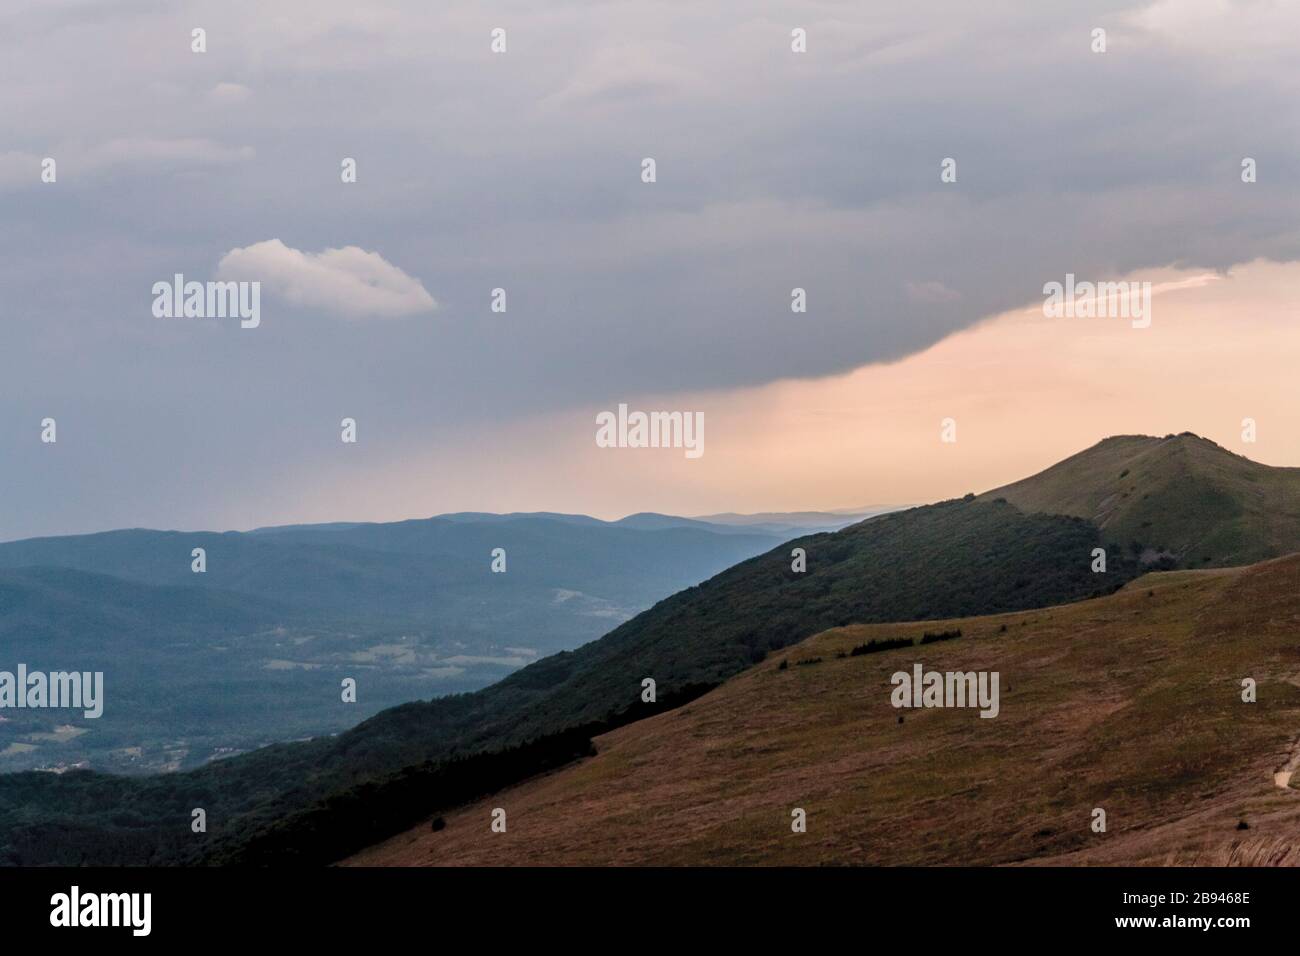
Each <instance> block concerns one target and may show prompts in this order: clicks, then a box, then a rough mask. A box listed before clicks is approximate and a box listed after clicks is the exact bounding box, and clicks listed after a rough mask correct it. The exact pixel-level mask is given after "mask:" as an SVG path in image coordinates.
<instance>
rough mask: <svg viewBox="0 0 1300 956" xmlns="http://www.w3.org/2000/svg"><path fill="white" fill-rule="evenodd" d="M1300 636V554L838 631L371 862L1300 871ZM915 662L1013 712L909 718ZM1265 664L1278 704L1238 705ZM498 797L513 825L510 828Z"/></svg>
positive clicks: (414, 835) (375, 853) (419, 830)
mask: <svg viewBox="0 0 1300 956" xmlns="http://www.w3.org/2000/svg"><path fill="white" fill-rule="evenodd" d="M1298 627H1300V555H1293V556H1290V557H1287V558H1283V559H1279V560H1274V561H1270V562H1266V563H1263V564H1259V565H1255V566H1252V567H1249V568H1245V569H1231V570H1214V571H1176V572H1169V573H1160V574H1152V575H1148V576H1145V577H1143V578H1141V579H1140V580H1138V581H1135V582H1133V583H1132V584H1130V585H1129V586H1127V587H1126V588H1124V589H1123V590H1122V591H1120V592H1118V593H1116V594H1113V595H1110V596H1107V597H1104V598H1100V599H1097V600H1091V601H1086V602H1081V603H1077V604H1072V605H1068V606H1059V607H1051V608H1046V609H1041V610H1035V611H1028V612H1020V613H1014V614H1004V615H997V616H992V617H976V618H969V617H968V618H959V619H954V620H946V621H941V622H931V623H924V624H905V625H900V624H887V625H867V626H860V625H854V626H850V627H847V628H835V629H831V630H829V631H826V632H823V633H821V634H819V635H817V636H815V637H813V638H811V639H810V640H808V641H806V642H804V643H802V644H800V645H799V646H797V647H792V648H789V649H787V650H786V651H784V652H782V653H780V654H778V655H773V656H772V657H770V658H769V659H768V660H767V661H765V662H763V663H762V664H759V665H757V666H755V667H753V668H751V669H749V670H747V671H746V672H745V673H743V674H741V675H739V676H737V677H735V678H733V679H732V680H731V681H729V682H727V683H726V684H725V685H723V686H722V687H720V688H718V689H717V690H715V691H713V692H712V693H710V694H708V695H706V696H704V697H702V698H700V699H699V700H697V701H695V702H693V703H691V704H689V705H688V706H685V707H682V708H680V709H677V710H675V711H673V712H671V713H666V714H662V715H659V716H656V717H653V718H650V719H649V720H645V721H641V722H639V723H637V724H633V725H631V726H627V727H623V728H621V729H619V730H616V731H614V732H612V733H609V734H607V735H604V736H602V737H598V738H597V739H596V741H595V742H596V746H597V750H598V754H597V756H595V757H594V758H591V759H587V760H583V761H582V762H580V763H578V764H572V765H570V766H569V767H567V768H565V769H562V770H559V771H557V772H556V773H553V774H550V775H547V776H543V777H539V778H536V779H534V780H531V781H528V782H526V783H524V784H522V785H520V786H517V787H513V788H510V789H507V790H505V791H503V792H501V793H497V794H495V795H493V796H492V797H491V798H490V799H488V800H483V801H476V802H474V803H471V804H469V805H467V806H465V807H463V808H461V809H459V810H457V811H455V812H452V813H448V814H446V815H445V822H446V828H445V829H443V830H441V831H439V832H432V831H431V830H430V827H429V826H428V824H427V823H425V824H423V825H421V826H419V827H416V828H414V829H412V830H410V831H409V832H407V833H404V834H402V835H401V836H398V837H395V838H393V839H390V840H388V841H386V842H385V843H382V844H380V845H378V846H375V847H373V848H371V849H370V850H368V851H365V852H363V853H360V854H358V855H357V856H356V857H354V858H353V859H352V860H351V861H350V862H352V863H354V864H360V865H392V864H397V865H456V864H479V865H530V864H532V865H536V864H607V863H622V864H796V865H810V864H826V863H837V864H842V863H858V864H874V865H900V864H903V865H906V864H922V865H924V864H951V863H967V864H1006V863H1023V862H1043V863H1058V862H1066V863H1080V862H1084V863H1092V862H1098V863H1110V864H1130V863H1145V864H1163V863H1174V864H1207V863H1217V864H1224V863H1278V862H1288V863H1296V862H1300V840H1297V839H1296V838H1295V834H1296V832H1297V825H1298V824H1300V793H1297V792H1296V791H1295V790H1292V789H1284V788H1281V787H1279V786H1277V785H1275V780H1274V773H1275V771H1278V770H1281V769H1283V768H1291V769H1294V768H1295V767H1296V766H1297V765H1300V749H1297V744H1296V740H1297V732H1298V730H1300V687H1297V686H1296V683H1295V675H1296V673H1297V671H1298V670H1300V647H1297V644H1296V641H1295V635H1296V633H1297V628H1298ZM957 628H960V630H961V632H962V636H961V637H959V638H957V639H955V640H948V641H944V642H941V643H935V644H929V645H924V646H920V645H918V646H913V647H905V648H900V649H896V650H889V651H884V652H880V653H873V654H866V655H862V656H847V657H840V656H838V655H840V654H842V653H845V652H848V651H849V650H850V648H852V647H854V646H856V645H859V644H861V643H863V642H865V641H867V640H871V639H876V640H880V639H885V638H893V637H899V636H910V637H916V638H919V637H920V636H921V635H922V633H923V632H925V631H941V630H949V629H957ZM818 658H819V659H820V661H821V662H820V663H816V664H803V665H799V664H797V663H796V662H797V661H800V660H805V661H806V660H811V659H818ZM780 660H788V661H789V662H790V665H789V666H788V667H787V668H786V669H784V670H782V669H779V661H780ZM918 661H919V662H921V663H923V664H924V665H925V667H926V668H927V669H934V670H941V671H950V670H963V671H966V670H976V671H979V670H996V671H999V672H1000V675H1001V712H1000V714H999V715H998V716H997V717H996V718H993V719H982V718H980V717H979V716H978V713H977V712H976V711H974V710H965V709H928V710H916V709H910V710H896V709H894V708H893V707H892V706H891V703H890V692H891V689H892V687H891V684H890V675H891V674H892V673H893V672H895V671H898V670H905V671H910V669H911V668H912V665H913V664H914V663H915V662H918ZM1247 676H1249V677H1253V678H1254V679H1255V680H1256V681H1257V682H1258V688H1259V700H1258V702H1257V703H1253V704H1247V703H1243V702H1242V700H1241V696H1240V695H1241V680H1242V678H1243V677H1247ZM900 715H902V716H903V717H904V720H903V721H902V722H901V723H900V722H899V716H900ZM494 807H502V808H504V809H505V810H506V812H507V819H508V824H509V825H508V830H507V832H506V833H505V834H500V833H492V832H490V830H489V821H490V814H491V810H492V808H494ZM795 807H801V808H803V809H804V810H805V811H806V812H807V821H808V825H807V832H806V833H804V834H795V833H793V832H792V831H791V825H790V824H791V810H792V808H795ZM1097 807H1100V808H1103V809H1104V810H1105V811H1106V813H1107V817H1108V819H1107V824H1108V826H1107V831H1106V832H1105V833H1094V832H1093V831H1092V829H1091V827H1090V824H1091V822H1092V820H1093V810H1094V808H1097ZM1243 821H1244V822H1245V823H1246V825H1247V828H1245V829H1239V828H1238V826H1239V823H1241V822H1243Z"/></svg>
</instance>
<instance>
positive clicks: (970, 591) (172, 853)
mask: <svg viewBox="0 0 1300 956" xmlns="http://www.w3.org/2000/svg"><path fill="white" fill-rule="evenodd" d="M1124 441H1127V440H1124ZM1139 441H1140V442H1142V443H1145V444H1147V445H1150V444H1151V443H1157V444H1158V443H1159V442H1160V441H1161V440H1158V439H1141V440H1139ZM1197 441H1199V440H1197ZM1184 444H1188V442H1184ZM1194 454H1197V453H1196V452H1195V451H1189V452H1184V453H1182V455H1183V457H1184V458H1188V457H1190V456H1192V455H1194ZM1217 454H1219V455H1226V454H1227V453H1225V452H1222V451H1221V450H1218V451H1217ZM1211 457H1213V456H1211ZM1228 457H1229V458H1231V457H1232V456H1228ZM1173 458H1174V460H1175V461H1177V460H1178V453H1177V452H1176V449H1175V451H1174V452H1173ZM1070 461H1071V462H1072V464H1071V467H1070V470H1071V473H1073V474H1074V475H1075V476H1076V477H1077V480H1078V481H1080V482H1083V483H1085V484H1089V485H1090V486H1096V487H1097V488H1101V487H1102V486H1103V485H1104V484H1105V482H1106V481H1109V480H1111V479H1109V477H1107V476H1109V474H1110V472H1111V471H1112V470H1113V464H1114V461H1112V452H1111V450H1110V447H1109V446H1107V444H1106V443H1102V445H1099V446H1097V448H1095V449H1092V450H1090V451H1089V452H1087V453H1084V454H1083V455H1081V456H1076V457H1075V458H1074V459H1071V460H1070ZM1089 462H1091V464H1089ZM1247 464H1250V463H1247ZM1198 467H1200V466H1198ZM1252 467H1262V466H1252ZM1152 468H1153V469H1154V466H1152ZM1122 470H1123V468H1121V469H1120V471H1122ZM1130 470H1132V469H1131V466H1130ZM1156 471H1158V473H1159V474H1162V475H1163V474H1166V473H1168V472H1169V471H1170V466H1166V467H1164V468H1163V470H1160V469H1156ZM1265 471H1269V472H1271V471H1276V470H1275V469H1265ZM1205 473H1206V471H1205V469H1204V468H1201V470H1200V471H1198V474H1205ZM1044 474H1045V475H1051V470H1049V472H1047V473H1044ZM1060 474H1062V473H1057V474H1056V475H1051V478H1050V481H1049V480H1048V479H1044V482H1040V484H1043V483H1046V484H1050V485H1053V486H1059V484H1060V481H1059V480H1058V479H1059V476H1060ZM1040 477H1041V476H1040ZM1022 485H1023V487H1020V488H1019V490H1017V487H1018V486H1009V488H1008V489H1003V490H1000V491H999V492H994V493H990V495H989V496H986V499H985V500H974V497H973V496H968V499H964V500H961V501H950V502H944V503H941V504H938V505H931V506H927V507H923V508H914V509H910V510H907V511H903V512H896V513H892V514H888V515H883V516H879V517H875V518H872V519H869V520H867V521H864V522H861V523H859V524H857V525H854V526H851V527H849V528H846V529H843V530H841V531H839V532H835V533H830V534H815V535H810V536H807V537H804V538H800V539H797V540H795V541H792V542H787V543H786V544H784V545H782V546H780V547H778V548H776V549H774V550H772V551H769V552H768V553H766V554H763V555H760V556H758V557H755V558H751V559H749V560H747V561H744V562H742V563H740V564H738V565H736V566H734V567H732V568H730V569H728V570H726V571H724V572H722V573H721V574H718V575H716V576H715V577H713V578H711V579H709V580H708V581H706V582H704V583H703V584H700V585H698V586H695V587H691V588H688V589H686V590H684V591H682V592H680V593H678V594H675V595H673V596H672V597H671V598H668V599H666V600H663V601H661V602H659V603H658V604H656V605H655V606H654V607H652V608H650V609H649V610H648V611H645V612H644V613H642V614H640V615H638V616H637V617H635V618H633V619H632V620H630V621H628V622H626V623H625V624H622V625H621V626H619V627H617V628H615V629H614V630H613V631H611V632H610V633H608V634H607V635H606V636H605V637H603V638H601V639H600V640H598V641H593V642H592V643H590V644H587V645H584V646H583V647H580V648H579V649H578V650H576V651H572V652H563V653H559V654H555V655H552V656H550V657H548V658H545V659H543V660H540V661H538V662H537V663H535V664H533V665H531V666H529V667H526V668H523V669H522V670H520V671H517V672H515V673H514V674H512V675H510V676H509V677H508V678H506V679H505V680H502V681H500V682H498V683H497V684H494V685H492V686H491V687H488V688H485V689H484V690H482V691H479V692H476V693H473V694H464V695H456V696H452V697H443V698H438V699H435V700H433V701H429V702H416V703H410V704H405V705H402V706H400V707H395V708H392V709H390V710H386V711H384V712H382V713H379V714H377V715H376V716H374V717H372V718H371V719H369V720H366V721H364V722H363V723H361V724H359V725H357V726H356V727H354V728H353V729H352V730H349V731H347V732H345V733H342V734H340V735H339V736H338V737H336V738H333V739H329V740H316V741H312V742H310V743H306V744H301V745H292V746H281V747H275V748H267V749H266V750H263V751H258V752H255V753H252V754H247V755H244V756H240V757H236V758H232V759H230V760H226V761H221V762H219V763H218V764H215V765H212V766H209V767H204V768H202V769H201V770H198V771H194V772H192V773H188V774H183V775H177V776H176V777H175V778H172V779H163V780H159V779H151V780H147V781H141V782H139V783H138V785H136V787H135V788H134V789H133V788H132V787H130V786H123V785H122V784H121V783H120V782H119V781H116V780H104V779H102V778H101V777H99V776H97V775H94V774H69V775H66V777H65V778H64V779H62V780H59V781H52V780H31V779H19V780H13V779H7V778H3V777H0V860H6V859H7V860H9V861H10V862H18V861H32V860H33V859H36V860H40V861H42V862H50V861H54V860H61V859H63V857H62V856H61V855H60V852H61V851H58V850H57V849H55V848H54V841H56V840H57V839H58V834H59V833H60V832H61V831H60V829H59V828H60V827H61V826H63V825H65V824H66V825H69V826H71V825H75V826H78V827H81V828H83V829H84V828H86V827H88V826H93V827H98V828H99V829H98V830H96V831H95V832H96V833H98V834H100V837H96V838H88V839H86V840H83V841H82V844H81V846H82V848H83V849H82V850H81V851H79V852H82V853H85V852H86V850H85V849H84V848H85V847H87V846H90V847H99V846H104V847H109V848H113V847H117V846H119V845H120V844H122V843H126V844H129V846H130V847H131V848H132V850H133V852H134V853H135V855H136V856H135V857H134V858H136V859H151V860H162V861H173V862H174V861H177V860H192V859H199V858H203V857H204V856H205V855H206V854H210V853H213V852H217V853H220V854H221V855H223V856H226V857H228V856H230V855H238V854H237V850H238V844H239V841H240V840H244V839H248V838H250V837H256V835H257V834H258V833H259V832H261V831H264V830H265V829H266V828H268V827H271V826H273V825H274V824H275V822H276V821H277V820H280V819H283V818H284V817H286V816H287V815H290V814H295V813H298V812H300V811H302V810H304V809H306V808H310V807H313V806H316V805H318V804H319V802H320V801H323V800H327V799H328V798H329V797H330V796H331V795H332V794H338V793H340V792H344V791H348V790H352V789H354V788H356V787H357V786H358V785H361V784H365V783H366V782H367V781H374V780H377V779H382V778H384V777H385V776H387V775H390V774H393V773H395V772H397V771H399V770H401V769H402V768H406V767H411V766H414V765H418V764H422V763H424V762H427V761H442V760H446V759H448V758H453V757H463V756H466V755H469V754H475V753H482V752H485V751H491V750H497V749H501V748H503V747H508V746H514V745H520V744H523V743H524V742H526V741H529V740H535V739H536V738H538V737H541V736H544V735H549V734H555V733H557V732H558V731H562V730H565V729H566V728H571V727H574V726H575V725H579V724H586V723H591V722H594V721H600V720H604V719H606V718H607V717H609V715H611V714H615V713H620V712H623V711H625V710H626V709H627V708H628V707H629V706H631V707H636V706H642V705H640V704H639V699H640V694H641V689H642V681H643V679H645V678H647V677H648V678H653V679H654V680H655V681H656V683H657V687H658V693H659V694H660V696H661V697H666V696H668V695H672V694H676V693H680V692H682V691H683V690H684V689H685V688H687V687H690V686H692V685H697V684H709V683H716V682H717V681H720V680H723V679H726V678H729V677H731V676H733V675H735V674H737V673H739V672H741V671H743V670H744V669H746V668H747V667H749V666H751V665H752V664H754V663H755V662H757V661H760V660H762V659H763V658H764V656H765V655H766V654H768V653H770V652H771V651H773V650H775V649H778V648H781V647H785V646H788V645H790V644H793V643H796V642H798V641H801V640H803V639H805V638H807V637H809V636H811V635H813V634H815V633H817V632H819V631H822V630H825V629H827V628H833V627H838V626H844V625H848V624H856V623H865V622H884V621H908V620H912V621H915V620H927V619H936V618H948V617H958V616H963V615H985V614H990V613H999V612H1009V611H1016V610H1023V609H1027V608H1035V607H1044V606H1048V605H1055V604H1062V603H1064V602H1069V601H1077V600H1080V599H1084V598H1088V597H1091V596H1099V595H1101V594H1104V593H1108V592H1109V591H1111V590H1113V589H1115V588H1118V587H1119V586H1120V585H1122V584H1123V583H1124V582H1125V581H1128V580H1130V579H1131V578H1133V577H1134V576H1136V574H1138V573H1139V571H1140V565H1139V561H1138V559H1137V556H1138V555H1140V554H1142V553H1143V552H1144V551H1154V549H1155V548H1156V547H1157V546H1158V545H1160V544H1170V545H1172V542H1161V541H1160V540H1159V539H1158V538H1156V537H1155V536H1154V535H1153V536H1151V537H1143V538H1139V539H1137V542H1138V543H1137V546H1136V547H1133V548H1128V547H1125V548H1121V549H1117V551H1116V552H1115V553H1112V554H1111V555H1110V557H1109V564H1108V571H1107V573H1105V574H1104V575H1103V574H1093V573H1092V572H1091V570H1090V563H1091V552H1092V549H1093V548H1094V547H1096V546H1098V545H1099V544H1101V543H1103V542H1104V541H1106V540H1109V539H1106V538H1104V537H1103V534H1104V533H1105V532H1104V531H1103V529H1102V528H1100V527H1099V526H1098V524H1095V523H1094V522H1093V521H1092V520H1090V517H1089V518H1085V517H1084V516H1083V515H1082V514H1074V515H1068V516H1066V515H1054V514H1046V513H1029V514H1027V513H1025V509H1027V510H1030V511H1032V510H1033V505H1032V503H1031V502H1030V500H1029V498H1028V497H1025V496H1027V495H1028V493H1029V490H1032V488H1033V480H1031V481H1030V482H1026V483H1022ZM1187 487H1188V482H1187V481H1182V482H1179V481H1172V480H1171V481H1163V482H1161V483H1157V484H1153V485H1152V490H1151V491H1143V490H1141V489H1135V491H1134V492H1130V493H1129V494H1130V496H1132V495H1134V494H1136V495H1137V496H1138V500H1140V501H1144V502H1145V503H1144V504H1143V506H1142V507H1143V508H1145V509H1146V513H1149V514H1168V515H1173V516H1175V517H1178V520H1179V521H1180V522H1181V521H1182V518H1181V515H1182V514H1183V511H1182V509H1189V508H1190V509H1193V511H1192V514H1193V517H1192V518H1189V519H1188V522H1189V523H1190V524H1192V525H1193V526H1194V524H1195V521H1196V520H1197V519H1196V516H1197V515H1200V516H1204V514H1205V513H1206V512H1205V509H1204V508H1203V507H1202V502H1201V501H1200V499H1199V498H1197V497H1196V496H1192V497H1189V496H1188V495H1187V494H1186V489H1187ZM1216 487H1217V490H1218V491H1219V492H1222V494H1226V495H1228V496H1229V497H1232V496H1234V495H1235V496H1237V497H1240V496H1241V495H1242V494H1244V491H1243V489H1248V488H1249V487H1250V486H1249V483H1248V482H1246V481H1245V479H1241V480H1239V481H1236V482H1233V483H1227V484H1222V485H1221V486H1216ZM1094 493H1095V492H1093V491H1088V492H1086V493H1080V496H1079V497H1080V498H1089V497H1090V496H1091V495H1093V494H1094ZM1044 494H1045V492H1044ZM1062 494H1063V492H1062ZM1142 494H1150V496H1151V497H1150V498H1147V499H1142V498H1141V495H1142ZM1013 495H1014V496H1016V497H1019V498H1020V499H1021V500H1022V502H1024V509H1022V508H1020V507H1016V506H1015V505H1013V504H1012V503H1008V502H1009V501H1010V500H1011V499H1012V496H1013ZM999 498H1005V499H1007V500H1001V501H1000V500H998V499H999ZM1121 498H1122V494H1121ZM1162 498H1168V499H1169V500H1170V503H1169V504H1168V505H1167V506H1165V505H1162V504H1161V501H1160V500H1159V499H1162ZM1099 500H1101V499H1099ZM1061 501H1062V504H1060V505H1059V506H1062V507H1064V506H1066V505H1069V506H1070V507H1072V508H1074V509H1075V510H1076V511H1078V510H1079V508H1080V507H1084V506H1081V505H1079V504H1078V502H1074V503H1071V502H1068V501H1065V500H1064V499H1061ZM1237 507H1238V508H1239V510H1240V511H1241V512H1242V513H1249V514H1252V515H1257V516H1259V518H1260V520H1265V519H1266V518H1267V517H1268V516H1269V514H1270V512H1268V511H1267V510H1265V511H1260V510H1258V508H1256V506H1255V505H1253V504H1251V505H1249V506H1248V505H1247V503H1245V502H1238V505H1237ZM1275 513H1276V514H1277V515H1278V516H1279V529H1277V530H1269V531H1268V532H1267V534H1266V535H1265V536H1264V537H1263V539H1262V540H1264V541H1266V542H1269V541H1271V542H1276V543H1277V544H1276V547H1277V549H1278V552H1279V553H1280V552H1281V551H1285V550H1296V549H1297V548H1300V540H1297V538H1296V537H1295V535H1294V534H1293V533H1292V529H1291V525H1290V524H1289V517H1288V516H1289V514H1290V513H1289V512H1288V511H1287V510H1286V509H1285V508H1280V509H1278V510H1277V511H1276V512H1275ZM1140 514H1141V513H1138V518H1140V520H1138V518H1134V519H1133V520H1137V525H1138V528H1139V530H1141V531H1144V532H1146V531H1150V530H1151V528H1152V527H1153V526H1154V525H1148V526H1146V527H1143V525H1142V522H1143V521H1146V520H1150V519H1147V518H1141V517H1140ZM1113 517H1114V516H1113V515H1111V514H1110V513H1104V514H1100V515H1099V520H1102V521H1107V522H1109V524H1108V530H1109V529H1114V528H1117V527H1118V528H1122V527H1123V524H1122V523H1121V524H1119V525H1115V524H1114V521H1113ZM1126 520H1128V519H1126ZM1173 520H1174V519H1173V518H1170V519H1169V524H1170V525H1171V526H1172V524H1173ZM1202 520H1203V518H1202ZM1180 526H1181V525H1180ZM1216 527H1222V528H1228V527H1229V523H1228V522H1227V521H1226V520H1225V521H1224V522H1220V523H1219V524H1218V525H1216ZM1234 527H1236V526H1234ZM1250 527H1252V525H1241V526H1240V527H1237V533H1245V532H1246V530H1248V529H1249V528H1250ZM352 530H353V529H346V530H345V531H344V532H342V533H351V531H352ZM676 530H680V529H676ZM1156 530H1158V531H1164V530H1166V529H1165V528H1158V529H1156ZM329 533H331V534H333V533H334V532H329ZM628 533H634V532H628ZM1222 533H1223V534H1228V533H1229V532H1228V531H1223V532H1222ZM795 547H798V548H802V549H804V550H805V551H806V555H807V570H806V571H805V572H803V573H796V572H794V571H792V570H791V561H792V558H791V551H792V549H793V548H795ZM1244 547H1246V545H1244V544H1243V545H1240V548H1244ZM1258 547H1263V545H1259V546H1255V545H1252V546H1251V548H1252V549H1255V550H1257V549H1258ZM1225 553H1226V552H1225ZM1166 560H1170V559H1166ZM512 573H513V572H512ZM644 706H646V713H647V715H650V714H653V713H654V712H655V709H654V707H652V706H651V705H644ZM27 776H28V777H30V775H27ZM178 792H185V793H187V794H194V795H202V796H203V798H204V800H206V802H205V803H202V804H196V805H202V806H205V807H206V808H208V810H209V815H208V816H209V828H210V829H209V834H208V837H207V839H206V840H195V839H192V838H191V837H190V835H189V833H188V818H184V819H177V818H175V817H174V816H173V815H172V814H173V813H174V808H175V806H177V805H178V798H177V796H176V794H177V793H178ZM431 799H433V798H432V797H431ZM182 802H183V801H182ZM86 806H93V807H95V808H96V809H95V810H94V811H93V812H92V813H91V814H90V816H89V817H87V816H86V815H84V808H85V807H86ZM33 807H38V808H39V811H35V810H33ZM74 808H77V809H75V810H74ZM76 814H81V815H76ZM123 821H125V822H123ZM133 828H134V831H133ZM7 831H8V832H9V833H10V834H11V836H10V837H9V838H8V842H7V843H6V842H4V841H5V839H6V836H5V834H6V832H7ZM133 832H135V834H136V835H137V836H139V839H135V840H130V839H127V837H129V836H130V835H131V834H132V833H133ZM101 837H102V838H101ZM60 845H61V844H60ZM95 852H98V851H97V850H96V851H95ZM105 852H112V851H110V850H106V851H105ZM91 858H92V859H99V858H102V857H98V856H95V855H94V853H92V857H91Z"/></svg>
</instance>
